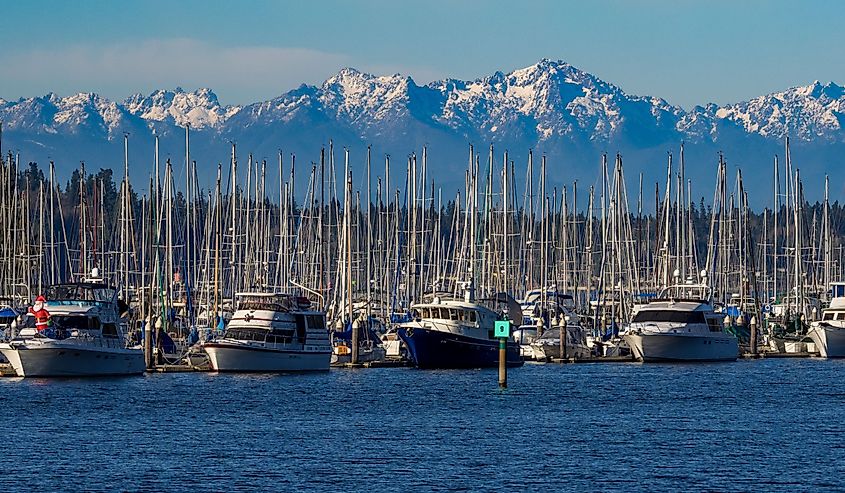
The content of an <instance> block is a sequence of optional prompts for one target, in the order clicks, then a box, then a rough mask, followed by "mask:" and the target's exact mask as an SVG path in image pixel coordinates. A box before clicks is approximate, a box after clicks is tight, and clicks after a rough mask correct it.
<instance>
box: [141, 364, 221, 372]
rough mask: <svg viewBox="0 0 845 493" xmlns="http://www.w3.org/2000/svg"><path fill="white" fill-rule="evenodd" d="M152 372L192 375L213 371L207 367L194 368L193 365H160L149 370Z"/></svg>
mask: <svg viewBox="0 0 845 493" xmlns="http://www.w3.org/2000/svg"><path fill="white" fill-rule="evenodd" d="M147 371H150V372H158V373H191V372H198V371H211V368H210V367H205V366H192V365H158V366H156V367H154V368H153V369H152V370H147Z"/></svg>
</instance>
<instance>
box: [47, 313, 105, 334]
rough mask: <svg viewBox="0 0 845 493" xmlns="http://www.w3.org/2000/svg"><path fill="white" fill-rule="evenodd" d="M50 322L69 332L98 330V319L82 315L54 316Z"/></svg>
mask: <svg viewBox="0 0 845 493" xmlns="http://www.w3.org/2000/svg"><path fill="white" fill-rule="evenodd" d="M50 320H51V321H52V322H53V323H54V324H55V325H57V326H58V327H61V328H62V329H65V330H67V331H71V330H99V329H100V319H98V318H96V317H86V316H84V315H55V316H53V317H51V318H50Z"/></svg>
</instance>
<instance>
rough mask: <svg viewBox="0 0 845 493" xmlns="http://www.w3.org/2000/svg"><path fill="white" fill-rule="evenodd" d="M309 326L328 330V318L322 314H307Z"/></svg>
mask: <svg viewBox="0 0 845 493" xmlns="http://www.w3.org/2000/svg"><path fill="white" fill-rule="evenodd" d="M307 319H308V328H309V329H316V330H326V319H325V317H323V316H322V315H307Z"/></svg>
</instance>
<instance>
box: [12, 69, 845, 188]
mask: <svg viewBox="0 0 845 493" xmlns="http://www.w3.org/2000/svg"><path fill="white" fill-rule="evenodd" d="M843 112H845V88H843V87H841V86H838V85H836V84H834V83H828V84H824V85H823V84H821V83H819V82H814V83H813V84H810V85H808V86H804V87H794V88H790V89H787V90H785V91H782V92H778V93H774V94H769V95H765V96H761V97H758V98H754V99H752V100H750V101H747V102H740V103H736V104H729V105H725V106H718V105H715V104H706V105H702V106H696V107H695V108H693V109H691V110H689V111H686V110H684V109H683V108H680V107H678V106H674V105H672V104H670V103H668V102H667V101H665V100H663V99H660V98H654V97H646V96H636V95H630V94H627V93H626V92H625V91H623V90H622V89H621V88H620V87H618V86H615V85H613V84H611V83H608V82H605V81H603V80H601V79H599V78H598V77H596V76H594V75H591V74H589V73H587V72H584V71H582V70H579V69H577V68H576V67H573V66H572V65H570V64H568V63H565V62H562V61H552V60H546V59H544V60H541V61H540V62H538V63H536V64H534V65H531V66H530V67H526V68H523V69H519V70H514V71H512V72H510V73H507V74H505V73H502V72H496V73H495V74H493V75H490V76H488V77H484V78H481V79H477V80H474V81H461V80H454V79H446V80H440V81H434V82H431V83H429V84H425V85H418V84H417V83H416V82H415V81H414V80H413V79H412V78H410V77H407V76H402V75H399V74H396V75H391V76H374V75H369V74H365V73H362V72H359V71H357V70H355V69H351V68H347V69H343V70H341V71H340V72H338V73H337V74H336V75H334V76H332V77H330V78H329V79H328V80H326V81H325V82H324V83H323V84H321V85H320V86H309V85H302V86H300V87H298V88H296V89H294V90H291V91H288V92H286V93H284V94H282V95H280V96H279V97H277V98H274V99H271V100H269V101H263V102H257V103H253V104H249V105H245V106H226V105H222V104H220V102H219V101H218V98H217V96H216V95H215V94H214V93H213V92H212V91H211V90H210V89H198V90H196V91H193V92H186V91H184V90H182V89H181V88H177V89H175V90H173V91H169V90H158V91H154V92H153V93H152V94H150V95H147V96H144V95H141V94H136V95H133V96H130V97H129V98H127V99H126V100H125V101H123V102H122V103H117V102H112V101H108V100H106V99H104V98H101V97H99V96H98V95H96V94H91V93H82V94H77V95H73V96H68V97H59V96H57V95H56V94H48V95H46V96H43V97H36V98H28V99H20V100H18V101H4V100H0V120H2V122H3V142H2V144H3V148H4V149H7V150H8V149H15V150H20V152H21V154H22V159H23V160H25V161H38V162H44V161H46V160H47V159H48V158H50V159H53V160H55V161H56V162H57V164H60V163H65V168H66V169H70V168H72V167H74V166H75V165H76V163H77V162H78V161H79V160H83V159H84V160H86V161H88V162H92V163H94V166H98V165H100V166H115V164H116V163H115V162H117V163H119V162H120V160H121V159H122V145H121V142H120V141H121V140H122V135H123V133H124V132H129V134H130V135H131V136H132V137H130V139H131V142H132V145H131V147H132V157H133V160H141V161H142V163H143V164H139V165H138V167H140V168H142V169H143V167H144V166H146V163H149V162H150V161H149V160H150V156H151V153H152V150H151V148H150V145H151V142H152V134H153V131H154V132H155V133H156V134H157V135H159V136H160V137H161V144H162V149H163V152H164V153H166V154H170V155H172V156H182V155H184V151H183V149H182V147H181V146H182V145H183V142H184V140H183V139H182V138H181V135H183V134H184V130H183V129H182V128H183V127H185V126H186V125H190V127H191V129H192V131H193V132H194V135H195V137H194V140H192V142H193V144H192V156H194V157H195V158H196V159H197V161H198V163H200V164H201V165H208V166H213V165H215V164H216V163H218V162H221V161H222V162H226V161H227V160H228V153H229V143H230V142H237V145H238V149H239V151H240V152H252V153H254V154H255V156H263V157H267V156H275V155H276V154H277V153H278V150H279V149H284V152H285V153H286V154H287V153H292V152H295V153H297V154H299V155H300V156H303V155H304V156H307V158H306V159H313V158H314V156H315V155H317V154H318V153H319V149H320V147H321V146H323V145H325V144H327V143H328V141H329V140H330V139H333V140H334V142H335V143H336V144H337V145H339V146H346V147H348V148H349V149H350V150H351V151H352V152H353V153H354V152H357V151H359V150H361V149H363V147H364V146H365V145H367V144H372V145H373V146H374V150H376V151H377V152H379V153H391V154H393V155H397V156H404V155H407V154H408V153H410V152H414V151H418V150H419V149H420V148H421V147H422V146H423V145H426V144H427V145H428V146H429V151H430V152H429V153H430V154H431V156H432V162H431V166H432V168H431V169H432V171H433V172H434V173H435V174H433V175H432V176H435V177H436V176H437V174H436V173H437V172H438V171H441V172H444V173H443V174H444V176H445V175H448V174H449V173H448V171H451V170H454V169H456V168H458V167H460V166H462V165H463V160H464V159H465V157H466V147H467V145H468V144H469V143H474V144H475V145H476V146H482V147H483V146H487V145H489V144H493V145H495V146H496V147H497V148H499V149H504V148H508V149H510V150H511V151H512V156H514V158H515V159H522V158H523V157H524V155H525V154H526V152H527V150H528V149H535V150H536V151H537V152H543V153H545V154H547V155H548V157H549V158H550V163H551V165H552V169H553V174H554V173H557V177H558V178H559V179H561V180H567V179H570V178H582V179H587V180H592V179H593V177H594V176H595V164H596V163H597V162H598V161H599V155H600V153H601V152H603V151H609V152H617V151H618V152H622V153H623V154H624V155H625V157H626V161H630V160H633V161H634V166H635V168H634V169H635V171H634V172H636V171H639V169H637V168H638V167H639V168H642V169H643V170H644V172H645V175H646V178H651V176H652V175H654V176H659V175H660V174H662V173H665V171H663V166H662V164H661V163H662V162H663V160H664V159H665V151H667V150H673V149H676V148H677V146H678V145H679V144H680V143H681V142H686V150H687V157H688V158H689V159H701V160H707V161H706V162H710V161H712V160H713V156H714V155H715V152H716V151H717V150H722V151H724V152H725V154H726V155H727V157H728V159H729V161H732V162H734V163H737V164H741V165H743V166H745V167H749V166H751V167H760V168H761V169H768V168H763V166H766V167H768V166H769V164H768V163H769V162H770V161H771V159H772V155H773V154H774V153H775V152H778V151H779V149H780V148H781V147H782V141H783V139H784V137H786V136H789V137H791V138H792V139H793V142H795V143H796V151H798V152H799V153H801V152H803V153H804V154H803V156H804V157H805V158H807V160H806V161H805V162H804V166H805V169H809V170H810V173H809V175H810V176H812V175H813V171H814V170H815V172H816V174H820V173H823V172H825V171H826V168H825V167H828V168H829V167H830V166H829V164H830V161H831V159H835V158H836V157H838V155H839V154H840V153H841V151H843V150H845V131H843V121H845V116H843V115H844V114H845V113H843ZM813 161H819V163H818V164H817V165H816V164H814V162H813ZM814 167H815V168H814ZM701 168H702V174H701V178H702V179H704V178H708V177H710V176H711V173H710V170H711V168H710V167H709V166H703V167H701ZM629 169H630V168H629ZM452 174H453V175H455V174H454V173H452ZM805 176H807V174H805ZM451 178H454V179H456V180H457V179H459V178H460V177H459V176H457V175H456V176H452V177H451ZM708 181H709V180H708Z"/></svg>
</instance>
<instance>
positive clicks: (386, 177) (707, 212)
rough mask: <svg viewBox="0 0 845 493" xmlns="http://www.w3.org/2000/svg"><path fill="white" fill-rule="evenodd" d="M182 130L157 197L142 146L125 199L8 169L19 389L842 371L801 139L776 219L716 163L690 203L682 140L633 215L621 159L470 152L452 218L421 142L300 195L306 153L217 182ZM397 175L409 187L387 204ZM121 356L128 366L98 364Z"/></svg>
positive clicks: (76, 179) (822, 226)
mask: <svg viewBox="0 0 845 493" xmlns="http://www.w3.org/2000/svg"><path fill="white" fill-rule="evenodd" d="M184 132H185V139H184V144H185V147H184V150H185V158H184V162H183V164H182V168H183V169H182V170H181V171H177V170H176V165H175V164H174V163H173V162H171V160H170V159H167V160H166V161H165V163H164V166H163V167H162V166H161V160H160V159H159V155H158V153H157V149H158V144H157V143H156V146H155V148H154V149H153V151H155V152H154V153H153V158H154V159H153V167H152V169H151V174H150V177H149V181H148V188H147V189H146V193H141V194H140V195H139V194H138V193H136V192H134V188H133V186H132V184H131V181H130V173H129V169H130V163H129V161H128V155H129V153H128V149H129V145H130V140H129V136H128V135H127V136H124V139H123V145H124V151H125V152H124V176H123V179H122V181H121V182H120V183H119V184H115V183H114V182H113V181H112V178H111V174H109V173H105V171H104V170H101V171H100V172H99V173H98V174H95V175H88V174H87V173H86V171H85V164H84V163H82V164H81V165H80V168H79V170H78V172H77V173H74V175H73V177H72V179H71V180H70V181H69V182H68V183H67V184H66V186H64V187H63V186H62V185H61V184H60V183H58V181H57V180H56V177H55V173H54V170H53V167H52V164H51V167H50V170H49V173H47V174H44V173H43V172H42V171H41V170H40V168H39V167H38V165H37V164H34V163H31V164H30V165H29V167H28V168H25V167H22V166H21V164H20V160H21V157H20V155H13V154H12V153H9V154H7V155H6V159H5V160H4V161H3V165H2V168H0V186H2V188H3V189H4V190H7V191H8V193H6V194H4V195H2V200H0V208H2V209H3V210H6V211H8V213H7V214H3V215H0V229H1V230H2V231H5V235H6V240H8V241H7V242H6V243H4V245H5V247H4V249H3V252H2V255H0V270H2V273H3V276H2V277H0V299H3V300H6V301H7V305H6V307H5V308H4V312H3V313H4V314H6V315H7V316H6V317H5V318H2V319H0V320H2V321H3V324H4V332H3V339H4V340H5V342H2V343H0V353H2V354H3V356H4V358H5V359H6V361H9V362H11V364H12V367H13V368H14V369H15V371H16V374H18V375H19V376H71V375H77V376H79V375H91V376H93V375H99V374H121V373H133V372H137V371H142V370H143V369H144V368H146V369H147V370H150V371H152V370H157V369H158V370H162V371H171V370H174V369H177V368H191V369H197V370H209V369H210V370H212V371H218V372H229V371H235V372H291V371H327V370H328V369H329V367H330V366H332V367H335V368H354V367H368V368H369V367H382V368H383V367H387V366H402V365H404V364H410V365H412V366H415V367H418V368H421V369H447V368H490V367H496V366H499V365H500V364H501V361H504V365H505V366H504V367H502V368H503V369H504V368H506V367H512V368H518V367H520V366H522V365H523V363H524V362H525V361H546V362H554V361H558V362H560V361H565V362H568V361H583V360H597V359H598V360H600V359H603V358H607V359H606V361H626V360H627V359H628V358H631V359H634V360H638V361H644V362H653V361H681V362H694V361H733V360H736V359H737V358H739V357H741V356H743V355H745V354H750V355H751V356H756V355H763V356H766V355H773V356H774V355H783V356H787V355H794V356H798V355H813V354H819V355H820V356H821V357H840V356H841V355H843V354H845V350H843V349H842V348H840V347H839V346H842V344H841V342H840V339H843V340H845V338H843V337H842V336H841V335H839V334H838V329H837V328H836V327H837V325H836V324H837V321H838V319H839V318H840V315H841V314H840V313H839V312H840V311H841V310H840V309H839V308H838V307H840V305H841V300H842V299H845V298H843V293H842V292H841V291H842V283H841V282H836V281H835V280H836V279H840V278H842V277H843V275H845V272H843V262H842V261H841V258H840V257H841V252H842V244H843V242H842V239H843V235H842V233H841V232H837V231H834V230H833V227H832V220H833V219H832V215H833V212H832V209H831V205H830V201H829V195H828V189H829V183H828V181H827V179H825V196H824V200H823V202H821V203H818V202H817V203H816V204H814V205H811V204H810V203H809V202H808V201H807V200H806V198H805V197H804V196H803V194H802V192H801V190H803V185H802V181H801V177H800V173H799V171H798V170H797V169H796V168H795V166H794V165H793V164H792V158H791V151H790V143H789V140H788V139H785V141H784V155H785V156H786V159H785V160H783V161H782V162H781V160H779V158H778V157H777V156H775V158H774V165H773V174H772V190H773V192H774V193H773V194H772V200H773V203H774V205H775V207H773V208H771V209H769V208H766V209H764V210H763V212H762V213H754V212H753V211H752V210H751V209H750V208H749V207H748V200H747V196H748V193H749V192H748V190H747V189H746V187H745V185H744V183H743V179H742V171H741V169H738V170H737V172H736V177H735V180H734V184H733V186H732V187H731V186H729V184H728V177H727V166H726V161H725V159H724V156H722V155H721V154H720V155H719V156H718V160H717V161H716V162H715V163H713V164H714V166H713V170H714V174H715V178H716V188H715V193H714V195H713V201H712V204H711V205H709V206H706V207H705V205H704V199H703V197H702V199H701V201H700V202H701V204H700V205H699V206H698V207H696V205H695V203H694V201H693V196H694V195H695V192H694V191H693V188H692V183H691V181H689V180H687V179H686V178H685V170H686V167H687V166H688V165H687V163H686V161H685V153H684V151H685V149H684V146H683V145H681V146H680V147H679V152H678V155H679V159H678V160H676V159H675V158H674V155H673V153H669V154H668V160H667V163H666V181H665V183H663V184H662V187H661V184H660V183H655V189H654V204H653V206H654V209H653V211H651V212H649V213H646V212H644V210H643V201H644V199H645V193H644V191H643V183H642V175H640V177H639V190H638V193H637V195H636V197H637V198H636V202H635V203H636V209H635V210H636V212H630V210H631V207H630V204H629V202H630V201H631V199H630V194H629V192H628V191H627V188H628V182H627V180H626V178H625V171H624V165H623V158H622V156H621V155H617V156H616V157H615V160H614V162H613V164H612V165H611V164H610V162H609V159H608V156H607V155H602V156H601V159H600V161H599V167H598V171H599V173H598V177H597V181H596V184H595V185H592V186H590V187H588V189H587V191H586V192H584V191H583V189H582V190H581V191H580V192H579V188H578V183H577V182H574V183H572V184H570V185H566V184H563V185H561V184H551V183H549V180H548V177H547V167H548V166H549V163H547V160H546V157H545V156H541V158H540V160H539V161H540V163H539V166H536V165H535V163H534V156H533V153H531V152H529V153H528V162H527V163H526V168H525V169H526V173H525V176H524V178H523V179H522V180H521V181H518V180H517V176H516V172H515V169H516V168H515V163H514V162H513V160H511V159H510V158H509V154H508V152H507V151H504V152H501V153H499V152H497V151H496V149H495V148H494V147H493V146H490V147H489V148H488V149H487V153H486V155H485V154H480V153H478V152H477V151H476V150H475V148H474V147H473V146H471V145H470V146H469V147H468V151H469V154H468V159H467V161H466V167H465V169H464V170H463V174H464V178H465V180H464V186H463V187H462V188H460V189H458V190H456V191H454V198H452V199H450V200H444V198H443V194H444V188H443V187H441V186H438V184H437V179H436V177H431V176H429V175H428V172H427V169H428V166H429V162H428V159H429V158H428V149H427V148H425V147H424V148H423V149H422V152H421V154H420V157H419V158H418V157H417V155H416V154H411V155H410V156H409V157H408V160H407V161H406V162H405V163H404V169H403V168H399V170H397V166H396V165H393V167H391V166H392V165H391V162H390V157H389V156H385V157H384V162H383V163H382V164H381V165H380V166H377V165H376V164H375V163H374V160H373V157H372V155H371V153H370V151H369V150H368V151H367V153H366V155H365V156H359V158H360V159H359V160H357V161H356V160H355V158H354V157H353V156H351V155H350V152H349V150H348V149H344V150H343V153H342V161H341V162H342V165H341V164H340V162H338V161H339V160H338V158H337V156H336V150H335V148H334V146H333V144H331V143H330V145H329V146H328V147H327V148H326V147H324V148H322V149H320V150H319V153H318V154H317V155H318V156H319V161H315V162H314V163H312V166H311V168H310V173H309V179H308V181H307V185H303V184H302V183H300V184H299V186H297V185H296V182H297V171H296V164H295V163H296V156H294V155H291V156H289V158H288V160H287V161H286V158H285V156H284V154H283V153H282V152H281V151H280V152H279V155H278V162H277V163H276V165H275V166H276V170H275V171H276V172H277V173H276V179H277V183H275V184H270V183H268V168H269V165H268V163H267V161H266V160H262V161H260V162H259V161H258V160H256V159H254V158H253V156H252V155H251V154H248V155H247V157H246V163H245V168H246V169H243V168H242V166H243V165H242V164H241V162H240V157H239V154H238V150H237V147H236V145H234V144H232V146H231V154H230V156H229V166H228V170H227V174H228V176H226V175H224V167H223V166H222V165H218V166H217V168H216V178H215V179H214V181H213V182H212V183H210V184H209V185H211V186H212V188H204V183H203V181H202V180H201V179H200V174H201V173H200V166H199V165H198V164H197V163H196V161H193V160H191V159H190V155H191V150H190V128H189V127H185V129H184ZM156 142H158V138H157V137H156ZM485 161H486V164H484V163H485ZM286 163H287V164H286ZM286 166H287V170H286ZM136 167H137V166H136ZM356 170H357V171H356ZM391 170H392V171H391ZM299 172H300V173H301V172H302V171H301V170H300V171H299ZM400 173H401V176H403V177H404V183H405V185H404V189H403V188H397V189H395V190H394V191H392V192H391V191H390V190H389V189H388V187H389V186H390V183H396V182H398V181H400V180H398V179H397V177H396V175H397V174H400ZM179 176H182V177H183V179H182V183H181V185H180V184H179V183H178V181H177V180H178V177H179ZM356 176H359V177H362V178H363V183H360V182H358V185H357V187H356V181H355V177H356ZM781 176H785V178H781ZM145 182H146V180H145ZM517 183H519V185H520V186H521V187H522V188H524V192H523V193H522V194H518V193H517V186H516V184H517ZM374 185H375V186H374ZM107 192H108V195H107ZM584 196H586V197H584ZM362 197H363V198H362ZM661 197H662V198H661ZM740 198H741V200H740ZM362 204H363V205H362ZM367 204H369V205H367ZM837 211H838V208H837ZM837 214H838V212H837ZM838 218H839V216H838V215H837V219H838ZM752 224H753V226H752ZM835 251H837V252H839V253H838V254H837V255H834V252H835ZM92 283H95V284H92ZM73 286H76V288H73V289H87V290H88V291H86V293H87V294H85V295H84V296H83V295H70V294H68V293H69V291H68V289H69V287H73ZM538 286H539V287H538ZM92 289H93V291H92ZM80 292H81V291H80ZM100 292H103V293H109V295H108V296H110V298H109V299H108V300H106V299H105V298H102V299H101V298H100V297H102V296H105V294H102V295H101V294H97V293H100ZM44 295H46V298H45V297H44ZM98 296H99V297H98ZM36 297H37V298H38V299H37V300H36V299H35V298H36ZM108 303H111V304H112V308H109V310H110V311H108V312H103V311H102V310H103V306H105V305H106V304H108ZM33 306H35V309H34V308H33ZM89 307H90V308H91V309H90V310H89ZM86 310H87V313H89V315H85V313H86ZM97 310H99V312H98V311H97ZM101 312H102V313H103V314H102V315H98V314H97V313H101ZM90 314H94V315H90ZM86 316H87V319H86V318H84V317H86ZM103 316H105V317H106V318H105V319H104V318H103ZM80 317H82V318H80ZM843 317H845V315H843ZM80 324H81V325H80ZM503 324H504V325H503ZM500 326H501V330H503V332H502V333H499V330H500ZM81 341H86V342H85V344H86V345H87V346H85V348H82V346H80V345H79V344H80V343H81ZM92 344H94V345H95V346H97V345H99V346H97V347H102V348H103V349H98V350H97V351H99V352H97V351H95V352H93V353H92V352H90V351H91V348H93V347H94V346H92ZM53 346H55V347H56V348H57V349H55V350H48V349H47V348H49V347H53ZM843 347H845V346H843ZM500 349H501V351H500ZM70 350H72V351H70ZM51 351H52V352H51ZM68 351H70V352H68ZM85 351H87V352H88V353H86V354H89V353H90V354H91V355H92V356H91V358H92V359H91V362H92V363H93V366H91V365H88V366H86V364H82V363H80V361H81V359H80V358H81V355H82V354H83V352H85ZM39 354H41V355H48V354H49V355H50V356H49V358H48V359H49V364H48V363H45V361H44V358H43V357H42V358H39V359H37V362H36V359H34V357H35V356H34V355H39ZM139 355H140V356H139ZM61 357H64V358H71V359H70V360H68V361H74V362H75V363H73V365H72V366H74V367H73V368H64V367H62V365H61V364H59V363H58V361H59V358H61ZM115 357H117V358H118V359H121V358H123V359H125V360H126V362H125V364H126V365H127V366H126V367H125V368H123V369H118V368H117V367H113V368H109V367H107V366H104V365H103V363H104V362H106V361H109V360H110V359H111V358H115ZM138 358H142V361H143V364H142V365H141V366H139V365H138V361H141V360H139V359H138ZM502 358H504V360H502ZM123 359H121V361H123ZM130 359H131V360H132V362H131V364H130V362H129V360H130ZM27 362H28V363H27ZM53 363H55V364H53ZM27 365H29V366H30V368H29V370H27V368H26V366H27ZM503 371H504V370H503Z"/></svg>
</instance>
